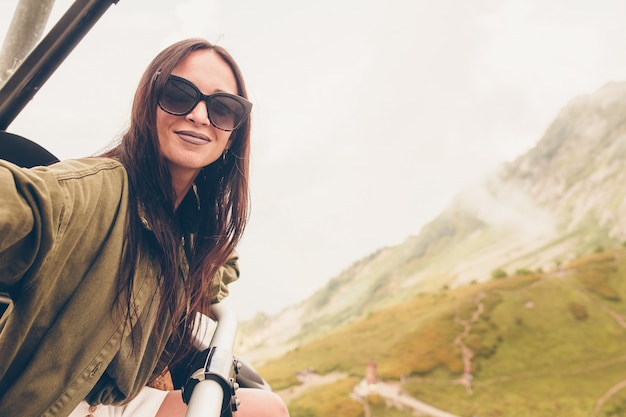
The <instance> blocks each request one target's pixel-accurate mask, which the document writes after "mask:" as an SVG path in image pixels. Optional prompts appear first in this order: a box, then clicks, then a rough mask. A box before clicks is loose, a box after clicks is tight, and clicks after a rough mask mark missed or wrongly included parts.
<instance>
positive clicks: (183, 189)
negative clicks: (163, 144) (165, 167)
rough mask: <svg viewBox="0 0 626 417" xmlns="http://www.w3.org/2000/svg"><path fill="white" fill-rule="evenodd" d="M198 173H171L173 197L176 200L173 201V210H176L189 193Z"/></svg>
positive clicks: (196, 171)
mask: <svg viewBox="0 0 626 417" xmlns="http://www.w3.org/2000/svg"><path fill="white" fill-rule="evenodd" d="M198 172H200V171H199V170H195V171H185V172H176V173H174V172H171V175H172V187H173V188H174V195H175V196H176V200H175V201H174V210H176V209H177V208H178V206H179V205H180V203H181V202H182V201H183V199H184V198H185V196H186V195H187V193H188V192H189V189H190V188H191V185H192V184H193V181H194V180H195V179H196V176H197V175H198Z"/></svg>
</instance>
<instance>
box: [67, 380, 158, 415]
mask: <svg viewBox="0 0 626 417" xmlns="http://www.w3.org/2000/svg"><path fill="white" fill-rule="evenodd" d="M167 394H168V391H162V390H159V389H156V388H151V387H144V388H143V389H142V390H141V391H140V392H139V395H137V397H135V398H134V399H132V400H131V401H130V402H129V403H128V404H125V405H102V404H101V405H98V406H89V404H88V403H87V401H81V402H80V404H78V407H76V408H75V409H74V411H72V413H71V414H70V415H69V416H68V417H131V416H132V417H154V416H155V415H156V413H157V411H159V408H160V407H161V404H162V403H163V400H164V399H165V396H166V395H167Z"/></svg>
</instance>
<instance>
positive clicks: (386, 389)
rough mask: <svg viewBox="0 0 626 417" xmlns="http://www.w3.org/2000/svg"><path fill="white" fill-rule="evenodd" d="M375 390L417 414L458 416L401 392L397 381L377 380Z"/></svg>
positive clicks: (440, 416) (439, 416)
mask: <svg viewBox="0 0 626 417" xmlns="http://www.w3.org/2000/svg"><path fill="white" fill-rule="evenodd" d="M375 390H376V391H375V392H377V393H378V394H379V395H380V396H381V397H383V398H385V399H386V400H388V401H390V402H392V403H394V404H397V405H401V406H404V407H409V408H410V409H412V410H413V411H414V412H416V413H418V415H426V416H430V417H459V416H457V415H456V414H452V413H448V412H447V411H443V410H440V409H439V408H436V407H433V406H432V405H429V404H426V403H425V402H422V401H419V400H417V399H415V398H413V397H411V396H409V395H406V394H405V393H404V392H402V390H401V388H400V384H399V383H387V382H379V383H377V384H376V388H375Z"/></svg>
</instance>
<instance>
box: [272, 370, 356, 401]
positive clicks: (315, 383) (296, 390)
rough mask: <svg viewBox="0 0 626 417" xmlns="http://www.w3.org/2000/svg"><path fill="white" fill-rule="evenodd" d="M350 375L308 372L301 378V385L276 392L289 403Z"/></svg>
mask: <svg viewBox="0 0 626 417" xmlns="http://www.w3.org/2000/svg"><path fill="white" fill-rule="evenodd" d="M347 377H348V375H347V374H344V373H339V372H333V373H330V374H326V375H319V374H316V373H313V372H307V373H306V374H305V375H303V376H301V377H299V379H300V382H301V383H302V384H301V385H296V386H292V387H289V388H286V389H284V390H280V391H276V393H277V394H278V395H279V396H280V397H281V398H282V399H283V401H285V402H289V401H291V400H293V399H294V398H296V397H298V396H299V395H301V394H303V393H304V392H306V391H308V390H310V389H312V388H315V387H319V386H322V385H327V384H332V383H333V382H337V381H339V380H341V379H344V378H347Z"/></svg>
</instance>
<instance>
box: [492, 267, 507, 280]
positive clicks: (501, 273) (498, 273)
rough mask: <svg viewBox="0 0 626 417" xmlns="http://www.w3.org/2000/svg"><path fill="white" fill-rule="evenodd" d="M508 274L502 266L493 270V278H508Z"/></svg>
mask: <svg viewBox="0 0 626 417" xmlns="http://www.w3.org/2000/svg"><path fill="white" fill-rule="evenodd" d="M506 276H507V274H506V271H505V270H503V269H502V268H498V269H494V270H493V271H491V279H502V278H506Z"/></svg>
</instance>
